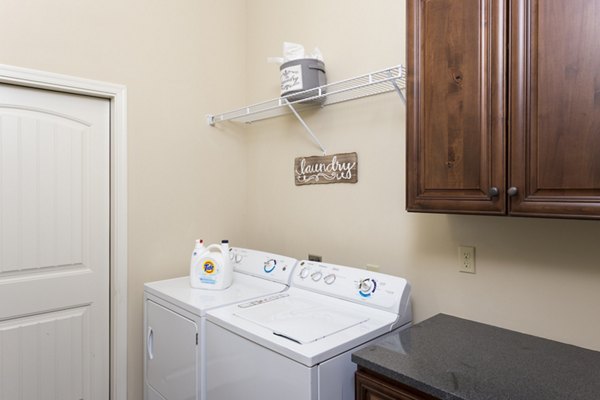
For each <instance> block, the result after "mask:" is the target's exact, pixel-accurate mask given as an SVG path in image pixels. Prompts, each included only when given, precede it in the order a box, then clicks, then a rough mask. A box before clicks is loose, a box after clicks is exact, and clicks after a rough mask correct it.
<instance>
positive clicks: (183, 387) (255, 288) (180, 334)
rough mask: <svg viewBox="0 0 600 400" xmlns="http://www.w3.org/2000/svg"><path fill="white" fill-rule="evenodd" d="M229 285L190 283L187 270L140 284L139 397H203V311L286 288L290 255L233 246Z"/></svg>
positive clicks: (156, 399)
mask: <svg viewBox="0 0 600 400" xmlns="http://www.w3.org/2000/svg"><path fill="white" fill-rule="evenodd" d="M230 257H231V258H232V260H233V263H234V276H233V283H232V285H231V286H230V287H229V288H227V289H224V290H203V289H195V288H192V287H191V286H190V279H189V276H184V277H180V278H175V279H168V280H163V281H157V282H151V283H146V284H145V285H144V325H145V338H144V348H145V357H144V399H145V400H205V399H206V374H205V370H206V347H207V345H209V344H208V343H207V340H206V334H205V316H206V312H207V311H208V310H211V309H214V308H216V307H221V306H225V305H228V304H232V303H239V302H241V301H248V300H251V299H254V298H258V297H261V298H263V299H265V298H270V296H277V294H279V293H281V292H284V291H285V290H287V289H288V284H289V280H290V277H291V273H292V270H293V268H294V266H295V264H296V261H297V260H295V259H293V258H290V257H285V256H281V255H277V254H271V253H265V252H261V251H256V250H249V249H242V248H232V249H231V250H230Z"/></svg>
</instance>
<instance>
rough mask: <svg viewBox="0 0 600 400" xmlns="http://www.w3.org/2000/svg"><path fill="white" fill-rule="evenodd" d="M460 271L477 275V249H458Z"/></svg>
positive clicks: (460, 247)
mask: <svg viewBox="0 0 600 400" xmlns="http://www.w3.org/2000/svg"><path fill="white" fill-rule="evenodd" d="M458 270H459V271H460V272H466V273H469V274H474V273H475V247H471V246H459V247H458Z"/></svg>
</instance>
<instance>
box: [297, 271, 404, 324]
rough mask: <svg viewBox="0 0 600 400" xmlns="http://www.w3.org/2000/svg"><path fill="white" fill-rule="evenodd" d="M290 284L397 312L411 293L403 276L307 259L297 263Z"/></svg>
mask: <svg viewBox="0 0 600 400" xmlns="http://www.w3.org/2000/svg"><path fill="white" fill-rule="evenodd" d="M291 286H292V287H299V288H302V289H307V290H312V291H315V292H320V293H323V294H327V295H330V296H334V297H338V298H342V299H346V300H351V301H354V302H359V303H368V304H371V305H373V306H377V307H379V308H383V309H386V310H390V311H393V312H398V311H399V307H400V303H401V302H402V301H403V298H404V297H405V296H406V295H407V294H408V293H409V292H410V286H409V285H408V283H407V281H406V280H405V279H404V278H400V277H397V276H393V275H387V274H382V273H378V272H372V271H366V270H364V269H359V268H353V267H347V266H342V265H335V264H327V263H322V262H315V261H306V260H302V261H299V262H298V264H297V266H296V269H295V270H294V273H293V275H292V282H291ZM404 300H405V299H404Z"/></svg>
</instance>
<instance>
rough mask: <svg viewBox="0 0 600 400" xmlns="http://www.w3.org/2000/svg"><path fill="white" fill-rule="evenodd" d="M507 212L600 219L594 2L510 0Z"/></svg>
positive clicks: (599, 46) (599, 87) (599, 10)
mask: <svg viewBox="0 0 600 400" xmlns="http://www.w3.org/2000/svg"><path fill="white" fill-rule="evenodd" d="M511 19H512V44H511V54H512V59H511V79H510V81H511V86H510V90H511V109H510V112H511V166H510V168H511V170H510V171H511V172H510V181H509V183H510V186H515V187H517V188H518V190H519V191H518V194H517V195H516V196H514V197H512V198H511V202H510V213H511V214H513V215H537V216H559V217H560V216H564V217H584V218H600V40H599V38H600V23H599V22H598V21H600V0H569V1H564V0H544V1H539V0H514V1H513V3H512V11H511Z"/></svg>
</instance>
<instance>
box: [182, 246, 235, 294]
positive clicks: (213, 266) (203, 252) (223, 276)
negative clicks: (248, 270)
mask: <svg viewBox="0 0 600 400" xmlns="http://www.w3.org/2000/svg"><path fill="white" fill-rule="evenodd" d="M200 244H202V243H200ZM196 249H198V251H196ZM232 281H233V265H232V263H231V259H230V258H229V241H227V240H223V241H222V242H221V244H220V245H218V244H211V245H210V246H207V247H206V248H204V247H199V246H198V244H196V248H194V252H193V253H192V262H191V265H190V285H191V286H192V287H193V288H198V289H209V290H223V289H227V288H228V287H229V286H231V283H232Z"/></svg>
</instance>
